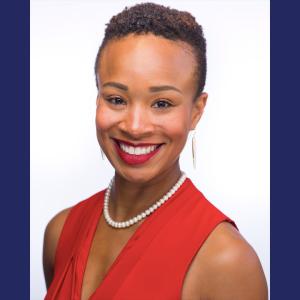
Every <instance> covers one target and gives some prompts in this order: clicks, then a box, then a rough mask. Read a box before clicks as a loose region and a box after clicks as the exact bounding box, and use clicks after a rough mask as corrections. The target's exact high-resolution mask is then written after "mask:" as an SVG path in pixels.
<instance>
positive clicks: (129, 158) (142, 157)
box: [114, 139, 162, 165]
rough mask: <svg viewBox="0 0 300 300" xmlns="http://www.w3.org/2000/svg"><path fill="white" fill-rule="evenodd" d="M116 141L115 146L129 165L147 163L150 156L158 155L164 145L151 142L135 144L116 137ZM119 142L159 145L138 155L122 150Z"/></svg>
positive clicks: (129, 144) (136, 145)
mask: <svg viewBox="0 0 300 300" xmlns="http://www.w3.org/2000/svg"><path fill="white" fill-rule="evenodd" d="M114 141H115V148H116V151H117V153H118V154H119V157H120V158H121V159H122V160H123V161H124V162H125V163H127V164H129V165H139V164H143V163H145V162H146V161H148V160H149V159H150V158H152V157H153V156H154V155H156V154H157V153H158V152H159V150H160V148H161V147H160V146H161V145H162V144H149V143H139V144H133V143H130V142H127V141H122V140H116V139H114ZM119 142H121V143H122V144H126V145H128V146H133V147H138V146H139V147H147V146H157V148H156V149H155V150H153V151H151V152H150V153H147V154H139V155H136V154H130V153H127V152H125V151H124V150H122V149H121V147H120V144H119Z"/></svg>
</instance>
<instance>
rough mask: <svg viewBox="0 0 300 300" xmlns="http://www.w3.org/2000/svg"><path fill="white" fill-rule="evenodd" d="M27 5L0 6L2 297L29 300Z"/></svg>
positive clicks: (25, 1)
mask: <svg viewBox="0 0 300 300" xmlns="http://www.w3.org/2000/svg"><path fill="white" fill-rule="evenodd" d="M29 7H30V6H29V1H28V0H18V1H16V0H9V1H3V2H2V3H1V6H0V62H1V64H0V74H1V75H0V82H1V94H0V95H1V108H0V109H1V118H0V129H1V136H0V137H1V147H0V149H1V155H0V157H1V167H0V170H1V215H0V229H1V247H0V257H1V272H0V274H1V280H0V282H1V291H0V298H1V299H22V300H23V299H24V300H25V299H29V174H30V173H29Z"/></svg>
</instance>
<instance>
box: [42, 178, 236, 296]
mask: <svg viewBox="0 0 300 300" xmlns="http://www.w3.org/2000/svg"><path fill="white" fill-rule="evenodd" d="M104 193H105V190H103V191H101V192H98V193H97V194H95V195H93V196H92V197H90V198H88V199H86V200H84V201H81V202H80V203H78V204H77V205H75V206H74V207H73V208H72V209H71V211H70V213H69V215H68V217H67V219H66V221H65V224H64V227H63V230H62V233H61V236H60V238H59V242H58V246H57V250H56V256H55V266H54V277H53V280H52V283H51V285H50V287H49V289H48V292H47V295H46V297H45V300H80V297H81V286H82V281H83V275H84V271H85V267H86V263H87V258H88V254H89V249H90V247H91V244H92V241H93V237H94V234H95V231H96V227H97V224H98V221H99V219H100V217H101V214H102V208H103V200H104ZM223 221H228V222H231V223H232V224H233V225H234V226H235V224H234V222H233V221H232V220H230V219H229V218H228V217H226V216H225V215H224V214H223V213H222V212H220V211H219V210H218V209H217V208H216V207H214V206H213V205H212V204H211V203H210V202H209V201H208V200H206V199H205V197H204V196H203V194H202V193H201V192H200V191H199V190H198V189H197V188H196V187H195V186H194V185H193V183H192V182H191V180H190V179H188V178H187V179H186V180H185V182H184V183H183V184H182V186H181V187H180V188H179V189H178V190H177V192H176V193H175V194H174V195H173V196H172V197H171V198H170V199H169V200H168V201H167V202H166V203H165V204H164V205H162V206H161V207H160V208H159V209H157V210H156V211H154V212H153V213H152V214H151V215H150V216H149V217H147V218H146V219H145V221H144V222H143V223H142V224H141V225H140V226H139V227H138V228H137V230H136V231H135V233H134V234H133V235H132V237H131V238H130V239H129V241H128V242H127V244H126V245H125V247H124V248H123V249H122V251H121V253H120V254H119V256H118V257H117V258H116V260H115V261H114V263H113V265H112V266H111V268H110V269H109V271H108V272H107V274H106V276H105V277H104V279H103V281H102V282H101V284H100V285H99V286H98V288H97V289H96V291H95V292H94V293H93V294H92V296H91V297H90V298H89V300H101V299H103V300H111V299H114V300H141V299H143V300H153V299H155V300H176V299H180V298H181V290H182V285H183V280H184V277H185V274H186V272H187V270H188V268H189V265H190V263H191V261H192V259H193V257H194V256H195V254H196V253H197V252H198V250H199V249H200V248H201V246H202V244H203V242H204V241H205V240H206V238H207V237H208V235H209V234H210V233H211V232H212V231H213V229H214V228H215V227H216V226H217V225H218V224H219V223H220V222H223Z"/></svg>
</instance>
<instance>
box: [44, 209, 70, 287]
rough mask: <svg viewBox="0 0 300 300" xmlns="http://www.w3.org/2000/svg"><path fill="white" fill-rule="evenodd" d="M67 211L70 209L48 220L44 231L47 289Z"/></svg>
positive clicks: (51, 276) (50, 280)
mask: <svg viewBox="0 0 300 300" xmlns="http://www.w3.org/2000/svg"><path fill="white" fill-rule="evenodd" d="M69 211H70V208H67V209H65V210H63V211H61V212H59V213H58V214H57V215H55V216H54V217H53V218H52V219H51V220H50V222H49V223H48V225H47V226H46V229H45V233H44V246H43V268H44V276H45V281H46V286H47V289H48V288H49V286H50V283H51V282H52V279H53V274H54V259H55V252H56V247H57V243H58V240H59V236H60V234H61V231H62V228H63V225H64V223H65V220H66V218H67V216H68V214H69Z"/></svg>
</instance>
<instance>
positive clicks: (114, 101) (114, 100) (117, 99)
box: [105, 96, 126, 105]
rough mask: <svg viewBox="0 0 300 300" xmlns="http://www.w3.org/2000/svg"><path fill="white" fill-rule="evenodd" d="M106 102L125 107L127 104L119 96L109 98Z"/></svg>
mask: <svg viewBox="0 0 300 300" xmlns="http://www.w3.org/2000/svg"><path fill="white" fill-rule="evenodd" d="M105 100H106V101H108V102H109V103H111V104H113V105H125V104H126V102H125V101H124V100H123V99H122V98H120V97H117V96H115V97H107V98H106V99H105Z"/></svg>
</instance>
